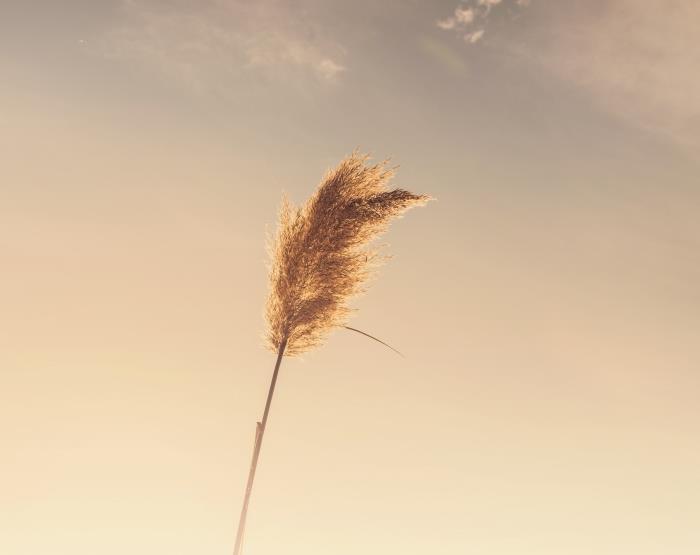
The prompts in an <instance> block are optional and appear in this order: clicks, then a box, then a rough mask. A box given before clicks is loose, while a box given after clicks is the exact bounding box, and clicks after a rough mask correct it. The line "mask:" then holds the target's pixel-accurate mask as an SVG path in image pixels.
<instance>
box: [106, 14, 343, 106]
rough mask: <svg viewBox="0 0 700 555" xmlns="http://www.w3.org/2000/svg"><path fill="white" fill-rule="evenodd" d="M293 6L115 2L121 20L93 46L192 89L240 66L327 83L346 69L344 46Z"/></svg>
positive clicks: (217, 82) (221, 81)
mask: <svg viewBox="0 0 700 555" xmlns="http://www.w3.org/2000/svg"><path fill="white" fill-rule="evenodd" d="M299 7H300V6H299V3H297V5H296V8H297V9H296V10H295V9H293V8H292V7H290V6H289V4H288V3H285V2H281V1H279V0H259V1H257V2H247V1H245V0H201V1H199V2H194V1H192V2H188V1H186V0H183V1H180V2H176V3H164V2H162V0H122V4H121V8H122V13H123V18H122V21H121V22H120V24H118V25H115V26H114V27H113V28H112V29H110V30H109V31H108V32H107V33H106V34H105V35H104V36H103V37H101V41H100V45H99V49H100V51H101V53H102V54H103V55H104V56H107V57H110V58H113V59H119V60H122V61H125V62H129V63H138V64H141V65H143V66H146V67H148V68H152V69H155V70H156V71H158V72H159V73H161V74H164V75H166V76H168V77H170V78H173V79H176V80H177V81H179V82H181V83H182V84H184V85H186V86H188V87H189V88H191V89H194V90H196V91H198V92H207V91H209V92H210V91H212V90H215V89H217V88H221V87H225V86H226V84H227V83H228V82H229V81H230V80H231V79H233V78H234V77H235V76H236V75H238V74H240V73H242V72H246V71H256V72H259V73H264V74H266V75H267V76H268V77H269V78H270V79H273V80H289V79H292V80H297V81H298V80H307V81H308V79H309V78H311V79H313V80H315V81H317V82H321V83H329V82H334V81H335V80H337V79H338V77H339V76H340V75H341V74H342V73H343V72H344V71H345V70H346V68H345V65H344V64H343V63H342V61H341V60H342V59H343V58H344V56H345V50H344V49H343V47H342V46H341V45H339V44H338V43H337V42H336V41H334V40H333V39H332V38H330V37H328V36H327V34H326V33H325V30H324V29H323V27H322V25H320V24H319V23H317V22H315V21H314V20H313V18H312V17H309V16H308V14H305V15H301V13H303V12H302V11H301V10H299Z"/></svg>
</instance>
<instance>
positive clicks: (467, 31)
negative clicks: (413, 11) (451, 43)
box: [436, 0, 530, 44]
mask: <svg viewBox="0 0 700 555" xmlns="http://www.w3.org/2000/svg"><path fill="white" fill-rule="evenodd" d="M529 3H530V2H529V0H515V3H514V5H515V7H516V8H517V9H519V8H523V7H525V6H527V5H529ZM500 4H505V2H504V0H466V1H463V2H462V3H461V4H460V5H459V6H457V7H456V8H455V10H454V12H453V14H452V15H451V16H449V17H447V18H445V19H440V20H438V21H437V22H436V25H437V26H438V27H439V28H440V29H442V30H444V31H454V32H457V33H459V34H460V35H461V36H462V38H463V39H464V41H465V42H466V43H467V44H476V43H477V42H479V41H480V40H481V39H482V38H483V36H484V34H485V33H486V30H485V27H486V24H487V21H488V19H489V16H490V15H491V11H492V9H493V8H495V7H496V6H499V5H500ZM474 25H476V26H478V28H477V29H476V30H471V27H472V26H474Z"/></svg>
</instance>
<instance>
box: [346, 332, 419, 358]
mask: <svg viewBox="0 0 700 555" xmlns="http://www.w3.org/2000/svg"><path fill="white" fill-rule="evenodd" d="M343 327H344V328H345V329H346V330H350V331H354V332H357V333H360V334H362V335H364V336H365V337H369V338H370V339H374V340H375V341H376V342H377V343H381V344H382V345H384V346H385V347H388V348H389V349H391V350H392V351H394V352H395V353H396V354H397V355H399V356H402V357H403V353H401V351H397V350H396V349H394V348H393V347H392V346H391V345H389V344H388V343H384V341H382V340H381V339H378V338H376V337H374V336H373V335H370V334H368V333H365V332H363V331H362V330H358V329H357V328H351V327H350V326H343ZM404 358H406V357H404Z"/></svg>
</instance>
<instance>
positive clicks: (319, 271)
mask: <svg viewBox="0 0 700 555" xmlns="http://www.w3.org/2000/svg"><path fill="white" fill-rule="evenodd" d="M366 160H367V157H366V156H361V155H359V154H357V153H353V154H352V155H351V156H349V157H348V158H346V159H345V160H343V161H342V162H341V163H340V165H339V166H338V167H336V168H335V169H334V170H332V171H330V172H329V173H328V174H327V175H326V176H325V178H324V179H323V181H322V182H321V184H320V185H319V187H318V189H317V190H316V192H315V193H314V195H313V196H312V197H311V198H310V199H309V200H308V202H307V203H306V204H305V205H304V206H302V207H300V208H294V207H292V206H291V205H290V203H289V202H288V201H287V200H286V199H285V200H284V201H283V205H282V209H281V211H280V217H279V228H278V231H277V235H276V237H275V238H274V239H273V240H272V241H271V245H270V254H271V258H272V263H271V268H270V293H269V297H268V301H267V309H266V316H267V327H268V329H267V342H268V345H269V347H270V348H271V349H272V350H274V351H275V352H277V351H279V348H280V346H281V345H282V343H283V342H284V341H285V340H286V348H285V354H286V355H296V354H299V353H302V352H304V351H307V350H308V349H311V348H313V347H316V346H318V345H319V344H320V343H321V342H322V341H323V339H324V337H325V335H326V334H327V333H328V331H329V330H331V329H332V328H333V327H338V326H343V325H344V324H345V319H346V317H347V315H348V312H349V309H348V306H347V301H348V299H349V297H351V296H352V295H354V294H356V293H358V292H359V291H360V290H361V287H362V285H363V284H364V283H365V282H366V280H367V278H368V277H369V275H370V273H371V269H372V267H373V265H374V264H375V263H376V262H377V260H378V257H377V252H376V251H375V250H373V249H371V248H369V247H368V243H369V242H370V241H371V240H372V239H374V238H375V237H377V236H378V235H379V234H381V233H382V232H383V231H384V230H385V229H386V227H387V226H388V224H389V222H390V221H391V219H393V218H395V217H397V216H400V215H401V214H402V213H403V212H404V211H406V210H408V209H409V208H411V207H413V206H418V205H420V204H424V203H425V202H426V201H427V200H428V197H426V196H423V195H415V194H413V193H410V192H408V191H404V190H402V189H393V190H387V188H386V185H387V183H388V182H389V180H391V178H392V177H393V175H394V172H393V170H392V169H390V168H387V167H386V163H381V164H376V165H367V164H366V163H365V162H366Z"/></svg>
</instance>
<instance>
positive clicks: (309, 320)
mask: <svg viewBox="0 0 700 555" xmlns="http://www.w3.org/2000/svg"><path fill="white" fill-rule="evenodd" d="M366 162H367V157H366V156H362V155H359V154H358V153H353V154H352V155H351V156H349V157H348V158H346V159H345V160H343V161H342V162H341V163H340V165H338V167H336V168H335V169H334V170H332V171H330V172H329V173H328V174H327V175H326V176H325V178H324V179H323V180H322V181H321V184H320V185H319V187H318V189H317V190H316V192H315V193H314V195H313V196H312V197H311V198H310V199H309V200H308V202H307V203H306V204H305V205H304V206H302V207H299V208H295V207H293V206H292V205H291V204H290V203H289V202H288V201H287V200H286V199H285V200H284V202H283V205H282V209H281V211H280V217H279V227H278V230H277V234H276V236H275V238H274V239H273V240H272V241H271V242H270V245H269V247H270V255H271V267H270V292H269V297H268V300H267V306H266V318H267V343H268V346H269V347H270V348H271V349H272V350H274V351H275V352H276V353H277V363H276V364H275V370H274V372H273V375H272V382H271V384H270V389H269V392H268V396H267V402H266V404H265V412H264V414H263V418H262V421H261V422H258V425H257V428H256V436H255V447H254V450H253V460H252V463H251V468H250V474H249V476H248V484H247V487H246V493H245V499H244V502H243V509H242V511H241V519H240V522H239V526H238V535H237V538H236V547H235V551H234V553H235V555H239V554H240V550H241V545H242V538H243V529H244V527H245V520H246V514H247V510H248V502H249V499H250V493H251V490H252V486H253V479H254V477H255V470H256V467H257V461H258V457H259V455H260V446H261V444H262V437H263V434H264V432H265V427H266V425H267V417H268V413H269V410H270V403H271V401H272V395H273V393H274V389H275V384H276V382H277V374H278V372H279V367H280V363H281V361H282V357H283V356H285V355H286V356H294V355H298V354H300V353H303V352H305V351H308V350H309V349H312V348H313V347H316V346H318V345H320V344H321V343H322V342H323V340H324V338H325V336H326V335H327V333H328V332H329V331H330V330H331V329H333V328H335V327H346V328H347V329H351V330H353V331H359V330H355V329H354V328H349V327H348V326H345V321H346V318H347V316H348V313H349V308H348V305H347V303H348V300H349V298H350V297H352V296H353V295H355V294H357V293H358V292H360V291H361V290H362V286H363V285H364V284H365V283H366V282H367V279H368V278H369V276H370V275H371V273H372V270H373V269H374V268H375V267H376V265H377V262H378V261H379V256H378V252H377V250H376V249H373V248H371V247H370V246H369V243H370V242H371V241H372V239H374V238H376V237H377V236H378V235H380V234H381V233H382V232H383V231H385V230H386V228H387V226H388V225H389V222H390V221H391V220H392V219H393V218H396V217H398V216H400V215H401V214H402V213H403V212H405V211H406V210H408V209H409V208H411V207H414V206H419V205H422V204H424V203H425V202H426V201H427V200H429V199H428V197H426V196H424V195H415V194H413V193H410V192H408V191H404V190H403V189H393V190H388V189H387V183H388V182H389V181H390V180H391V178H392V177H393V176H394V171H393V170H392V169H391V168H388V167H387V164H386V162H384V163H381V164H375V165H368V164H367V163H366ZM360 333H362V334H364V335H367V336H368V337H372V336H370V335H369V334H365V333H364V332H360ZM372 339H375V340H377V341H379V340H378V339H376V338H375V337H372ZM382 343H383V342H382Z"/></svg>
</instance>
